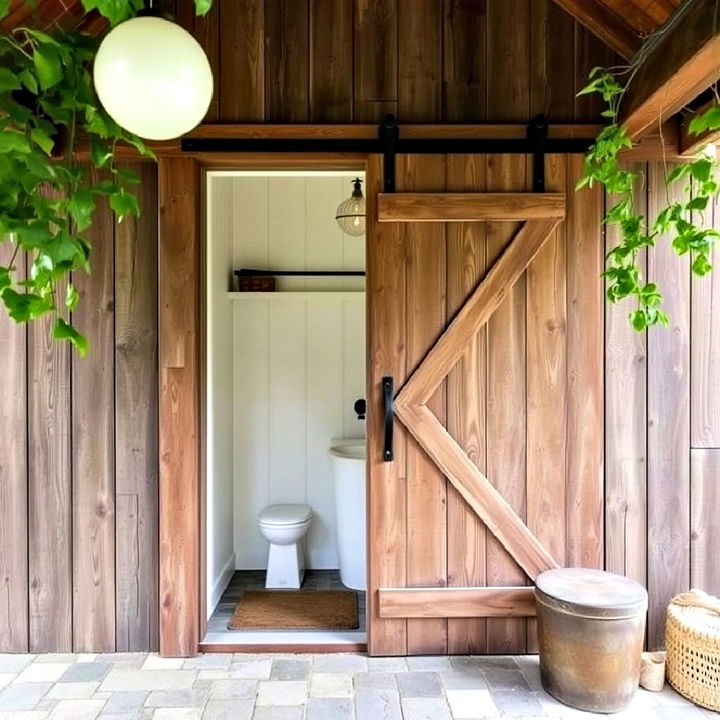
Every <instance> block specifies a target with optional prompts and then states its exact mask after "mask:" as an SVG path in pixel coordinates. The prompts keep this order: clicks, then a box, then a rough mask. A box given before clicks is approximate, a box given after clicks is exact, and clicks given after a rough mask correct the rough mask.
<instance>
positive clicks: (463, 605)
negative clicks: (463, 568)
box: [378, 586, 536, 618]
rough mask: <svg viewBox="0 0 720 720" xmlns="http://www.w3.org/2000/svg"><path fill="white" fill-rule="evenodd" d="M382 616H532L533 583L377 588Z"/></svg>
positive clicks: (533, 605) (533, 609)
mask: <svg viewBox="0 0 720 720" xmlns="http://www.w3.org/2000/svg"><path fill="white" fill-rule="evenodd" d="M378 607H379V613H380V617H382V618H483V617H534V615H535V613H536V611H535V589H534V588H533V587H526V586H521V587H442V588H380V589H379V590H378Z"/></svg>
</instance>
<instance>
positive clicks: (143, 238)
mask: <svg viewBox="0 0 720 720" xmlns="http://www.w3.org/2000/svg"><path fill="white" fill-rule="evenodd" d="M128 169H131V170H134V171H135V172H137V173H138V174H139V176H140V178H141V183H142V184H141V185H139V186H138V187H139V190H140V204H141V211H142V214H141V215H140V217H139V218H138V219H137V220H136V219H135V218H126V219H125V220H123V222H122V223H120V224H119V225H118V226H117V227H116V229H115V492H116V505H117V507H116V513H115V515H116V521H115V522H116V537H117V543H116V548H115V563H116V608H117V610H116V612H117V627H116V645H117V650H118V652H126V651H130V652H132V651H141V650H147V649H150V648H157V645H158V626H157V623H158V587H157V577H158V565H157V558H158V541H157V535H158V533H157V529H158V445H157V443H158V439H157V422H158V418H157V396H158V386H157V234H158V230H157V169H156V167H154V166H152V165H134V166H131V167H130V168H128Z"/></svg>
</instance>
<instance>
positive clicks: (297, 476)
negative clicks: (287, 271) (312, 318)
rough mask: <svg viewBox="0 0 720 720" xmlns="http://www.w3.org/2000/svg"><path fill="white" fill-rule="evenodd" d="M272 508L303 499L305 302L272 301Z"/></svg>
mask: <svg viewBox="0 0 720 720" xmlns="http://www.w3.org/2000/svg"><path fill="white" fill-rule="evenodd" d="M269 338H270V357H269V360H268V363H269V369H270V387H269V389H268V392H269V397H270V428H269V433H270V440H269V442H270V463H269V466H270V478H269V483H270V492H269V500H270V502H271V503H280V502H283V503H300V502H303V501H304V500H305V496H306V495H305V404H306V402H307V393H306V375H305V363H306V353H307V346H306V302H305V300H303V299H299V300H297V301H293V302H282V303H273V302H270V328H269Z"/></svg>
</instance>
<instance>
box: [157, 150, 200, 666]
mask: <svg viewBox="0 0 720 720" xmlns="http://www.w3.org/2000/svg"><path fill="white" fill-rule="evenodd" d="M199 198H200V170H199V168H198V166H197V163H196V162H195V160H193V159H192V158H163V159H161V161H160V166H159V176H158V204H159V206H160V227H159V237H160V254H159V290H158V310H159V318H158V330H159V345H158V353H159V365H160V367H159V373H160V404H159V412H160V417H159V425H160V435H159V446H160V538H159V545H160V653H161V654H162V655H163V656H166V657H187V656H190V655H195V654H196V653H197V648H198V641H199V627H200V626H199V622H200V562H201V560H200V531H201V525H200V514H201V513H200V472H201V470H200V467H201V466H200V432H201V430H200V402H199V401H200V349H199V337H200V325H199V323H200V221H199V206H200V200H199Z"/></svg>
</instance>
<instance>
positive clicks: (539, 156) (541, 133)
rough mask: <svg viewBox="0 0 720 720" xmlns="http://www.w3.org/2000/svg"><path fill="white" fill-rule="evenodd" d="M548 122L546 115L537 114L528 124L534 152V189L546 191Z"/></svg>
mask: <svg viewBox="0 0 720 720" xmlns="http://www.w3.org/2000/svg"><path fill="white" fill-rule="evenodd" d="M547 136H548V124H547V120H546V119H545V116H544V115H536V116H535V117H534V118H533V119H532V120H531V121H530V124H529V125H528V128H527V139H528V143H529V144H530V147H531V152H532V163H533V169H532V189H533V192H545V144H546V142H547Z"/></svg>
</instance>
